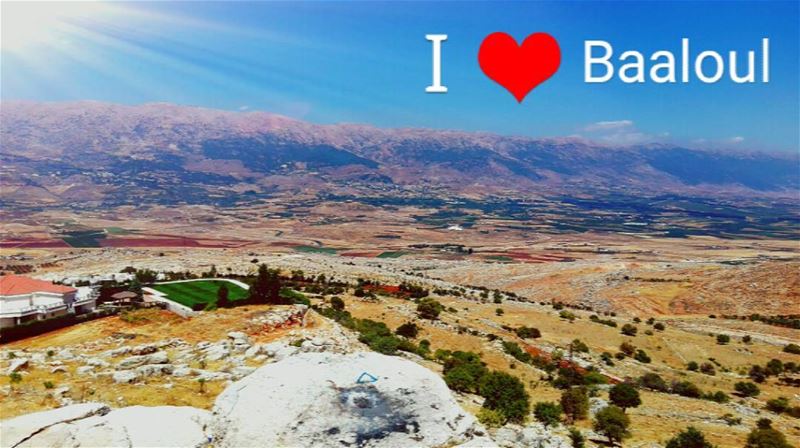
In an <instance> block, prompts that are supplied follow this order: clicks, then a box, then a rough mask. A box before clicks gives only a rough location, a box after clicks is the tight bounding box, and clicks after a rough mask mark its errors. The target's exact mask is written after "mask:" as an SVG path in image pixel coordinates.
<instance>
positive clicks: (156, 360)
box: [117, 352, 169, 370]
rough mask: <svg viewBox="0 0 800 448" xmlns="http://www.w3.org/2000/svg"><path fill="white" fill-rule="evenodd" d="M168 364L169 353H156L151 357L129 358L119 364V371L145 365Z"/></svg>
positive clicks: (137, 356) (150, 355)
mask: <svg viewBox="0 0 800 448" xmlns="http://www.w3.org/2000/svg"><path fill="white" fill-rule="evenodd" d="M168 362H169V357H168V356H167V352H155V353H151V354H149V355H136V356H129V357H127V358H125V359H123V360H122V361H120V362H119V364H117V369H121V370H125V369H133V368H134V367H139V366H142V365H145V364H166V363H168Z"/></svg>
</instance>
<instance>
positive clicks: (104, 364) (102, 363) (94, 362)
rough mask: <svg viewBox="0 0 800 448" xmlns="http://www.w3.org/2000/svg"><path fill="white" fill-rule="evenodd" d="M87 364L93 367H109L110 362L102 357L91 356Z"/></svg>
mask: <svg viewBox="0 0 800 448" xmlns="http://www.w3.org/2000/svg"><path fill="white" fill-rule="evenodd" d="M86 365H87V366H93V367H108V366H109V365H110V364H109V363H108V362H106V361H104V360H102V359H100V358H89V359H87V360H86Z"/></svg>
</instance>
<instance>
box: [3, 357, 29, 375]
mask: <svg viewBox="0 0 800 448" xmlns="http://www.w3.org/2000/svg"><path fill="white" fill-rule="evenodd" d="M29 362H30V361H29V360H28V358H14V359H12V360H11V363H10V364H9V366H8V369H7V370H6V374H11V373H14V372H17V371H19V370H22V369H25V368H27V367H28V363H29Z"/></svg>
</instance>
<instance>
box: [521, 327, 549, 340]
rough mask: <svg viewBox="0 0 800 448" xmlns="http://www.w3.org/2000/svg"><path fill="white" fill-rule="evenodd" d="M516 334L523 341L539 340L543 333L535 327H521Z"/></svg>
mask: <svg viewBox="0 0 800 448" xmlns="http://www.w3.org/2000/svg"><path fill="white" fill-rule="evenodd" d="M514 332H515V333H516V334H517V336H519V337H521V338H522V339H538V338H540V337H542V332H541V331H539V329H538V328H533V327H519V328H517V329H516V330H514Z"/></svg>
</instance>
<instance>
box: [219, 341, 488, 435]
mask: <svg viewBox="0 0 800 448" xmlns="http://www.w3.org/2000/svg"><path fill="white" fill-rule="evenodd" d="M364 372H368V373H369V374H370V375H372V376H374V377H375V378H377V381H375V382H364V383H358V382H357V380H358V378H359V377H360V376H361V374H362V373H364ZM275 403H281V406H275V405H274V404H275ZM214 415H215V419H214V423H213V425H212V430H213V434H212V435H213V444H214V445H215V446H218V447H238V446H278V445H281V446H323V447H324V446H343V445H344V446H346V445H348V444H351V445H357V446H359V447H364V448H367V447H369V448H377V447H390V446H391V447H396V446H439V445H448V444H458V443H464V442H467V441H469V440H470V439H472V438H474V437H481V436H484V435H485V431H484V430H483V428H482V427H481V426H480V425H479V424H478V423H477V421H476V420H475V418H474V417H473V416H472V415H470V414H468V413H466V412H464V411H463V410H462V409H461V408H460V407H459V406H458V404H457V403H456V402H455V400H454V399H453V398H452V396H451V395H450V390H449V389H448V388H447V386H446V385H445V384H444V381H443V380H442V379H441V378H440V377H439V376H438V375H436V374H435V373H433V372H431V371H430V370H428V369H425V368H424V367H422V366H420V365H418V364H415V363H413V362H411V361H407V360H404V359H402V358H398V357H391V356H384V355H380V354H377V353H355V354H350V355H336V354H331V353H303V354H298V355H296V356H291V357H289V358H286V359H284V360H283V361H280V362H277V363H273V364H268V365H266V366H264V367H261V368H259V369H258V370H256V371H255V372H254V373H252V374H250V375H249V376H247V377H245V378H244V379H242V380H240V381H238V382H236V383H234V384H232V385H231V386H229V387H228V388H227V389H225V391H224V392H223V393H222V394H221V395H220V396H219V397H217V400H216V403H215V405H214ZM254 415H258V416H259V418H252V416H254Z"/></svg>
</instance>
